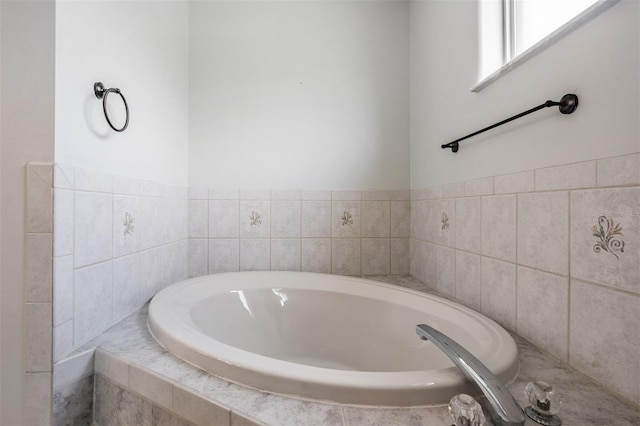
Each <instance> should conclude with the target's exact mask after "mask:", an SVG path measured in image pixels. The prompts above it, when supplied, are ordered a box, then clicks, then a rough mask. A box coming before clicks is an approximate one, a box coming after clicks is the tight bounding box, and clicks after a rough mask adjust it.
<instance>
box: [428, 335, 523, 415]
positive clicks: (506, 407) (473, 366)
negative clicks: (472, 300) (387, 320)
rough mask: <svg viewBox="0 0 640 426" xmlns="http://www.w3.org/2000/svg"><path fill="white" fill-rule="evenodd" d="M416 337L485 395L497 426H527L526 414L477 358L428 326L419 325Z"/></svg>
mask: <svg viewBox="0 0 640 426" xmlns="http://www.w3.org/2000/svg"><path fill="white" fill-rule="evenodd" d="M416 333H417V334H418V336H420V338H421V339H423V340H430V341H431V342H432V343H433V344H434V345H436V346H437V347H438V348H439V349H440V350H441V351H442V352H444V353H445V355H447V356H448V357H449V358H450V359H451V361H453V363H454V364H455V365H456V367H458V368H459V369H460V370H462V372H463V373H464V375H465V376H466V377H467V378H468V379H469V380H471V381H472V382H473V383H474V384H475V385H476V386H477V387H478V388H480V390H481V391H482V393H483V394H484V396H485V397H486V398H487V402H488V407H487V409H488V411H489V413H490V414H491V418H492V420H493V422H494V423H495V424H496V425H497V426H500V425H524V420H525V415H524V411H523V410H522V408H521V407H520V404H518V401H516V399H515V398H514V397H513V395H511V393H510V392H509V390H508V389H507V388H506V387H505V386H504V385H503V384H502V383H500V380H498V378H497V377H496V376H495V375H494V374H493V373H492V372H491V371H489V369H488V368H487V367H486V366H485V365H484V364H482V363H481V362H480V361H479V360H478V359H477V358H476V357H474V356H473V355H471V354H470V353H469V352H468V351H467V350H466V349H465V348H463V347H462V346H460V345H459V344H457V343H456V342H455V341H453V340H452V339H451V338H449V337H447V336H446V335H444V334H442V333H440V332H439V331H437V330H436V329H434V328H432V327H429V326H428V325H426V324H418V325H417V326H416Z"/></svg>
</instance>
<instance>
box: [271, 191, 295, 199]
mask: <svg viewBox="0 0 640 426" xmlns="http://www.w3.org/2000/svg"><path fill="white" fill-rule="evenodd" d="M301 199H302V191H300V190H297V189H291V190H286V189H285V190H276V191H271V201H274V200H277V201H300V200H301Z"/></svg>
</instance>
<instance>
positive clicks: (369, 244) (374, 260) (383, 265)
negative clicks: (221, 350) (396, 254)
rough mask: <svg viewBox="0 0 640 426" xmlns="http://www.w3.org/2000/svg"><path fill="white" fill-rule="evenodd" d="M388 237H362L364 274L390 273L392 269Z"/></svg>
mask: <svg viewBox="0 0 640 426" xmlns="http://www.w3.org/2000/svg"><path fill="white" fill-rule="evenodd" d="M390 262H391V253H390V244H389V239H388V238H363V239H362V274H363V275H388V274H389V271H390V270H391V263H390Z"/></svg>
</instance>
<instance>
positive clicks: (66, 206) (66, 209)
mask: <svg viewBox="0 0 640 426" xmlns="http://www.w3.org/2000/svg"><path fill="white" fill-rule="evenodd" d="M73 200H74V193H73V191H70V190H66V189H55V190H54V192H53V255H54V256H55V257H59V256H66V255H69V254H73V226H74V216H73V210H74V209H73V202H74V201H73Z"/></svg>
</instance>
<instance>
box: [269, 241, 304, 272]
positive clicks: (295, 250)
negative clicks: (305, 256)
mask: <svg viewBox="0 0 640 426" xmlns="http://www.w3.org/2000/svg"><path fill="white" fill-rule="evenodd" d="M271 270H272V271H299V270H300V240H299V239H297V238H295V239H275V238H274V239H272V240H271Z"/></svg>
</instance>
